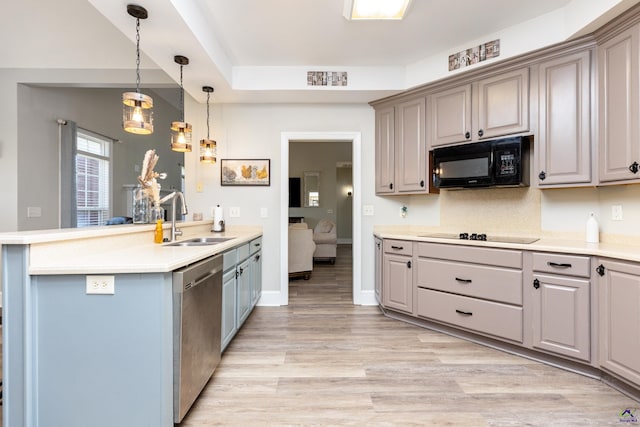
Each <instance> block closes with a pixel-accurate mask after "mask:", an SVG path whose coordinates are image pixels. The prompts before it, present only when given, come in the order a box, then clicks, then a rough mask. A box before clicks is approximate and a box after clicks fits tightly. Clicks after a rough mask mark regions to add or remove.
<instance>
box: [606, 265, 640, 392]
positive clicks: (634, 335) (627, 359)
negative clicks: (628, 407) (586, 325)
mask: <svg viewBox="0 0 640 427" xmlns="http://www.w3.org/2000/svg"><path fill="white" fill-rule="evenodd" d="M597 271H598V277H599V281H598V290H599V295H598V303H599V316H598V318H599V327H600V328H599V338H598V342H599V357H600V367H601V368H602V369H605V370H607V371H610V372H612V373H614V374H617V375H618V376H619V377H620V378H621V379H623V380H625V381H627V382H630V383H633V384H635V385H636V386H640V265H638V264H632V263H627V262H618V261H612V260H607V259H600V260H598V267H597Z"/></svg>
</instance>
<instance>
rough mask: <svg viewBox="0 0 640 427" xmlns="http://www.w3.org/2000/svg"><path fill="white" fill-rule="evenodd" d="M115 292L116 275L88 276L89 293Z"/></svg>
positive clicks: (104, 293) (105, 293)
mask: <svg viewBox="0 0 640 427" xmlns="http://www.w3.org/2000/svg"><path fill="white" fill-rule="evenodd" d="M115 293H116V284H115V277H114V276H87V294H92V295H113V294H115Z"/></svg>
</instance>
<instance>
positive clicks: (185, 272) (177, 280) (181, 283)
mask: <svg viewBox="0 0 640 427" xmlns="http://www.w3.org/2000/svg"><path fill="white" fill-rule="evenodd" d="M218 273H222V256H221V255H215V256H213V257H209V258H206V259H204V260H202V261H198V262H196V263H195V264H191V265H188V266H186V267H183V268H181V269H179V270H176V271H174V272H173V284H174V290H175V291H178V292H185V291H187V290H189V289H192V288H194V287H196V286H198V285H199V284H200V283H202V282H203V281H205V280H207V279H208V278H210V277H211V276H214V275H216V274H218Z"/></svg>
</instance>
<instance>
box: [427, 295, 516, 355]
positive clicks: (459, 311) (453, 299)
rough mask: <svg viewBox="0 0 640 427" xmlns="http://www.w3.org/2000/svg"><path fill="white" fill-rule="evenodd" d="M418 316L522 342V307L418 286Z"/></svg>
mask: <svg viewBox="0 0 640 427" xmlns="http://www.w3.org/2000/svg"><path fill="white" fill-rule="evenodd" d="M416 313H417V314H418V316H421V317H424V318H428V319H432V320H436V321H439V322H445V323H449V324H451V325H455V326H460V327H463V328H466V329H469V330H472V331H477V332H481V333H484V334H487V335H492V336H494V337H498V338H505V339H507V340H511V341H515V342H519V343H522V308H521V307H514V306H511V305H506V304H501V303H498V302H491V301H483V300H479V299H476V298H470V297H463V296H460V295H453V294H447V293H444V292H439V291H432V290H429V289H418V301H417V307H416Z"/></svg>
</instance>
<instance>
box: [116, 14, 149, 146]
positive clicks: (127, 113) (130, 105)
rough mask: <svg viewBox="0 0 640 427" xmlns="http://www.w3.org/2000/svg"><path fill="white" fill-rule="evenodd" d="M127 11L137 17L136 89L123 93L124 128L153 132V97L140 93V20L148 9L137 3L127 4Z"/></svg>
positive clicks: (134, 131)
mask: <svg viewBox="0 0 640 427" xmlns="http://www.w3.org/2000/svg"><path fill="white" fill-rule="evenodd" d="M127 13H128V14H129V15H131V16H132V17H134V18H136V91H135V92H125V93H123V94H122V128H123V129H124V130H125V131H126V132H129V133H135V134H138V135H149V134H151V133H153V99H152V98H151V97H150V96H148V95H145V94H143V93H140V20H141V19H147V17H148V13H147V10H146V9H145V8H144V7H142V6H138V5H136V4H129V5H127Z"/></svg>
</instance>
